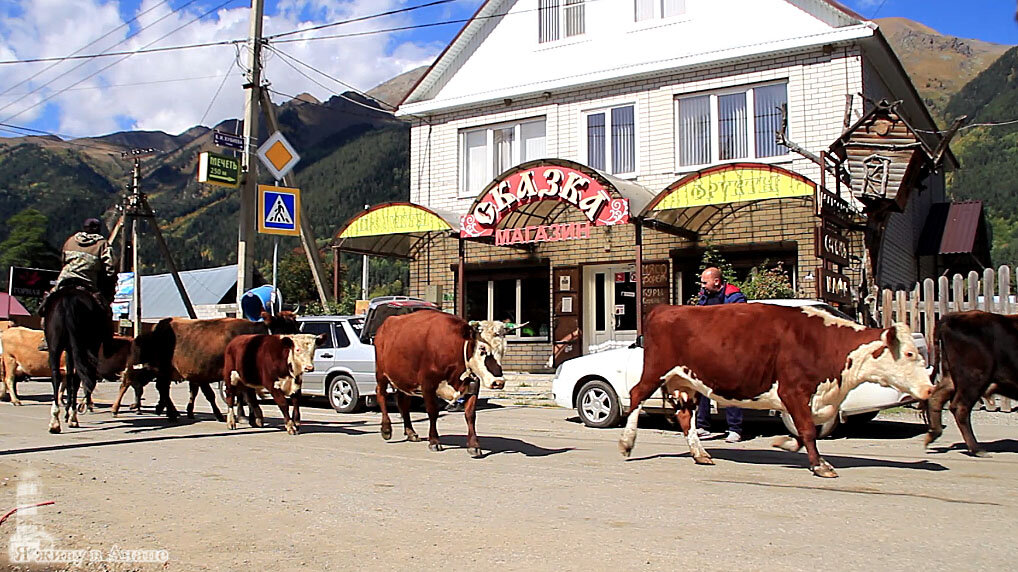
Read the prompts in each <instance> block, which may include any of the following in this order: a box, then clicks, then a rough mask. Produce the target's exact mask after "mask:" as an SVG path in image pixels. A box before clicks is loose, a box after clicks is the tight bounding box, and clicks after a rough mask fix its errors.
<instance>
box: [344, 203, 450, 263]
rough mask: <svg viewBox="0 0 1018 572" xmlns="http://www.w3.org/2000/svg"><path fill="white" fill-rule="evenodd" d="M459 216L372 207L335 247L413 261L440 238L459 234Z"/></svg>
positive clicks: (400, 206)
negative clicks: (427, 245) (419, 253)
mask: <svg viewBox="0 0 1018 572" xmlns="http://www.w3.org/2000/svg"><path fill="white" fill-rule="evenodd" d="M459 228H460V225H459V216H457V215H454V214H452V213H447V212H444V211H437V210H432V209H429V208H427V207H423V206H421V205H415V204H413V203H404V202H393V203H382V204H380V205H375V206H373V207H371V208H369V209H367V210H365V211H363V212H360V213H357V214H356V215H354V216H353V217H351V218H350V220H348V221H347V222H346V224H345V225H343V227H342V228H341V229H340V230H339V231H338V232H337V233H336V235H335V237H334V247H335V248H337V249H339V250H342V251H345V252H355V253H358V254H368V255H371V256H393V257H397V258H411V259H412V258H414V257H415V256H416V255H417V253H418V252H420V250H421V248H422V247H424V245H426V244H427V243H429V242H430V241H432V240H434V239H435V238H437V237H440V236H456V235H458V234H459Z"/></svg>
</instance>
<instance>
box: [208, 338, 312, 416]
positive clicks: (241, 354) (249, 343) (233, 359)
mask: <svg viewBox="0 0 1018 572" xmlns="http://www.w3.org/2000/svg"><path fill="white" fill-rule="evenodd" d="M322 340H323V338H321V337H319V336H314V335H311V334H294V335H285V336H269V335H261V334H255V335H243V336H237V337H235V338H233V340H231V341H230V343H229V345H227V346H226V355H225V357H224V359H223V387H224V393H225V394H226V405H227V407H229V409H228V412H227V416H226V426H227V427H228V428H230V429H236V428H237V415H238V412H237V409H238V405H239V400H238V399H237V398H238V397H239V395H240V393H241V392H243V393H244V394H245V395H246V396H247V402H248V405H249V406H250V420H251V426H252V427H261V426H262V425H263V424H264V417H263V416H262V410H261V407H259V406H258V399H257V397H256V392H261V391H265V392H268V393H269V394H271V395H272V399H273V400H275V402H276V405H278V406H279V410H280V411H281V412H282V413H283V421H284V423H285V425H286V432H287V433H289V434H290V435H296V434H297V433H298V431H299V430H300V384H301V376H302V375H303V374H304V372H308V371H314V370H315V364H314V358H315V346H317V345H319V344H321V342H322ZM287 398H289V399H290V404H291V405H292V406H293V417H292V418H291V417H290V414H289V412H288V408H287V405H286V399H287Z"/></svg>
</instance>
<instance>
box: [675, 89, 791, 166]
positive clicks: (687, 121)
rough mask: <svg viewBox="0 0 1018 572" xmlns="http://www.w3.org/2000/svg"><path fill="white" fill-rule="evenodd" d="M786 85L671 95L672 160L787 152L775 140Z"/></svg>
mask: <svg viewBox="0 0 1018 572" xmlns="http://www.w3.org/2000/svg"><path fill="white" fill-rule="evenodd" d="M787 102H788V93H787V85H786V84H785V83H776V84H770V85H761V86H754V87H750V88H741V89H736V90H725V91H721V92H718V93H709V94H700V95H692V96H683V97H679V98H678V99H677V100H676V108H677V109H676V118H677V129H676V132H677V137H676V143H675V157H676V164H677V165H678V166H679V167H680V168H685V167H692V166H700V165H709V164H711V163H719V162H724V161H733V160H738V159H763V158H767V157H780V156H784V155H786V154H788V148H787V147H785V146H784V145H778V143H777V141H776V140H775V138H774V134H775V132H776V131H777V130H778V129H779V128H780V127H781V111H780V109H781V106H782V105H784V104H786V103H787Z"/></svg>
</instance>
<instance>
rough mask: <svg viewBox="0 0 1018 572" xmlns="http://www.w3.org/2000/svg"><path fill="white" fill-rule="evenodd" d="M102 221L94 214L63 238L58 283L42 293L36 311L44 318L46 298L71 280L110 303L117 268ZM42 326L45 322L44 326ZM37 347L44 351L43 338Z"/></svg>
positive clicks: (99, 300)
mask: <svg viewBox="0 0 1018 572" xmlns="http://www.w3.org/2000/svg"><path fill="white" fill-rule="evenodd" d="M101 228H102V223H101V222H99V219H97V218H89V219H86V220H85V222H84V224H82V229H81V231H79V232H76V233H74V234H73V235H71V236H70V237H69V238H68V239H67V240H66V241H65V242H64V248H63V254H62V257H61V258H62V261H63V268H62V269H61V270H60V275H59V276H58V277H57V283H56V284H55V285H54V286H53V288H52V289H51V290H50V291H49V292H47V293H46V296H44V297H43V300H42V304H40V306H39V314H40V315H41V316H42V317H43V320H44V321H45V319H46V314H47V312H48V311H49V308H48V307H47V306H48V304H47V302H48V300H49V298H50V296H51V295H52V294H53V292H56V291H57V290H59V289H60V288H61V287H63V286H68V285H71V284H74V285H75V286H80V287H82V288H83V289H85V290H88V291H89V292H91V293H92V295H93V296H95V298H96V301H97V302H98V303H99V305H100V306H102V307H104V308H107V309H108V308H109V307H110V300H107V299H106V298H107V297H110V298H112V288H111V286H114V285H115V284H116V282H115V280H116V275H117V270H116V268H115V267H114V265H113V255H112V253H111V251H110V245H109V244H108V243H107V242H106V237H104V236H103V235H102V234H101V233H100V231H101ZM43 330H45V325H44V326H43ZM39 350H40V351H47V350H48V348H47V347H46V339H45V338H43V341H42V344H40V345H39Z"/></svg>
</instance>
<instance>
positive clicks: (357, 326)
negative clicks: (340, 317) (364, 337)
mask: <svg viewBox="0 0 1018 572" xmlns="http://www.w3.org/2000/svg"><path fill="white" fill-rule="evenodd" d="M347 321H348V322H349V324H350V327H351V328H353V331H354V333H355V334H357V337H358V338H359V337H361V330H363V329H364V318H350V319H349V320H347Z"/></svg>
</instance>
